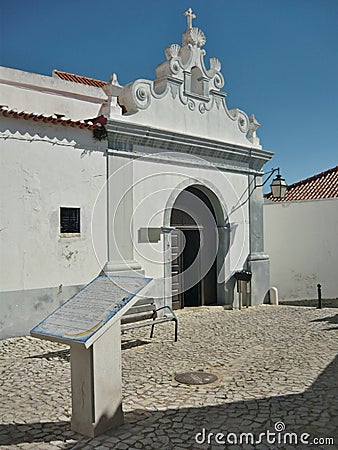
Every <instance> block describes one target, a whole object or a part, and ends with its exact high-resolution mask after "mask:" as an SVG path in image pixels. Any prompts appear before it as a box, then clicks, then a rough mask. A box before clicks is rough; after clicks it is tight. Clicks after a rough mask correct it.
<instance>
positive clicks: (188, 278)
mask: <svg viewBox="0 0 338 450" xmlns="http://www.w3.org/2000/svg"><path fill="white" fill-rule="evenodd" d="M222 225H224V217H223V214H222V208H221V206H220V203H219V200H218V198H217V197H216V196H215V194H214V193H212V192H211V191H210V190H209V189H208V188H206V187H205V186H199V185H193V186H189V187H187V188H186V189H184V190H183V191H182V192H181V193H180V194H179V195H178V197H177V198H176V200H175V202H174V205H173V207H172V210H171V217H170V226H171V227H173V228H174V230H173V231H172V232H171V251H172V258H171V260H172V262H171V277H172V306H173V308H174V309H179V308H183V307H189V306H202V305H212V304H216V303H217V298H218V293H217V267H218V265H219V263H220V261H219V259H220V258H221V255H220V252H219V249H220V246H219V227H220V226H222Z"/></svg>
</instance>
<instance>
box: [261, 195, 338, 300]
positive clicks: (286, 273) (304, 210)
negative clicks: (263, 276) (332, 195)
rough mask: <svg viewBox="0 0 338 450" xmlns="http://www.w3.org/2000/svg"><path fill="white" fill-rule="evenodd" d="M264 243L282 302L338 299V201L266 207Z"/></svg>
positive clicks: (289, 203)
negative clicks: (320, 290) (321, 298)
mask: <svg viewBox="0 0 338 450" xmlns="http://www.w3.org/2000/svg"><path fill="white" fill-rule="evenodd" d="M264 230H265V232H264V242H265V250H266V252H267V253H268V254H269V255H270V262H271V266H270V267H271V269H270V270H271V273H270V276H271V286H276V287H277V288H278V291H279V298H280V299H281V300H283V299H286V300H287V299H298V300H300V299H301V300H303V299H313V298H316V296H317V283H320V284H321V285H322V296H323V298H337V297H338V276H337V267H338V251H337V248H338V233H337V230H338V199H323V200H307V201H297V202H283V203H266V204H265V205H264Z"/></svg>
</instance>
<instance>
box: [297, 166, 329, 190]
mask: <svg viewBox="0 0 338 450" xmlns="http://www.w3.org/2000/svg"><path fill="white" fill-rule="evenodd" d="M337 171H338V166H335V167H331V169H327V170H324V171H323V172H320V173H317V174H315V175H312V176H311V177H308V178H304V179H303V180H299V181H296V182H295V183H292V184H290V185H289V186H288V190H289V189H291V188H293V187H297V186H301V185H302V184H306V183H310V182H312V181H314V180H317V179H319V178H322V177H325V176H326V175H329V174H330V173H333V172H337Z"/></svg>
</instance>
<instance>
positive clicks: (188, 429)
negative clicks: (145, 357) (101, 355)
mask: <svg viewBox="0 0 338 450" xmlns="http://www.w3.org/2000/svg"><path fill="white" fill-rule="evenodd" d="M337 373H338V358H337V357H336V358H335V359H334V360H333V361H332V362H331V364H329V365H328V366H327V367H326V369H325V370H324V371H323V372H322V373H321V374H320V375H319V376H318V378H317V379H316V381H315V382H314V383H313V384H312V385H311V387H310V388H308V389H307V390H306V391H304V392H303V393H296V394H290V395H281V396H276V397H269V398H262V399H253V400H249V401H239V402H232V403H224V404H222V405H218V406H201V407H200V408H195V407H194V408H180V409H168V410H165V411H156V410H151V411H148V410H141V409H139V410H134V411H132V412H128V413H126V415H125V419H126V423H125V424H124V425H123V426H121V427H120V428H118V429H116V430H111V431H109V432H108V433H106V434H105V435H104V436H101V437H100V442H101V444H102V445H105V446H108V448H115V445H117V443H119V442H124V443H125V444H126V445H127V447H128V448H133V447H134V445H133V444H134V443H135V442H141V443H142V444H143V448H147V449H168V450H170V449H176V448H181V447H184V448H191V449H207V448H211V445H212V446H213V447H212V448H215V447H216V448H229V447H230V448H253V447H252V446H248V447H246V446H245V445H244V444H241V445H239V443H238V444H237V445H239V446H236V445H235V442H234V441H233V445H235V447H231V446H230V443H226V444H224V443H223V444H217V443H216V442H215V440H214V439H215V437H214V436H215V435H216V434H217V433H223V434H224V435H225V436H227V434H228V433H235V434H236V435H237V436H238V437H239V435H240V433H252V434H253V436H254V437H255V439H258V436H259V434H260V433H264V432H266V431H267V430H269V431H270V432H271V433H272V432H276V430H275V424H276V423H277V422H282V423H283V424H284V426H285V432H288V433H297V436H298V439H300V436H301V434H302V433H309V434H310V437H309V438H308V441H309V444H306V445H302V444H300V443H299V442H298V445H296V444H295V442H293V443H292V444H291V445H286V444H284V443H283V441H282V442H281V444H278V443H277V442H276V443H274V444H273V445H271V443H270V444H268V445H265V447H264V446H262V447H256V448H281V449H287V448H291V449H292V448H295V449H298V450H300V449H309V448H320V449H326V448H327V449H331V450H332V449H334V448H338V434H337V426H338V405H337V398H338V397H337V392H338V377H337ZM154 409H155V408H154ZM283 424H282V425H279V426H280V427H282V428H283ZM203 430H205V436H206V439H207V437H208V434H209V433H214V434H213V436H211V437H210V444H208V443H207V441H205V442H204V443H202V440H203V433H204V431H203ZM155 433H156V434H155ZM197 433H201V434H199V435H198V437H199V440H200V443H197V442H196V441H195V436H196V434H197ZM281 436H282V438H281V439H283V432H281ZM315 437H316V438H326V437H328V438H334V441H335V445H325V444H324V443H322V444H321V445H317V446H312V445H311V442H312V440H313V439H314V438H315ZM232 439H233V440H234V439H235V438H234V436H233V437H232ZM66 440H71V441H70V442H68V443H65V444H64V446H63V447H62V448H67V449H70V448H74V449H80V448H92V447H91V446H90V441H91V439H89V438H85V437H83V436H79V435H74V433H73V432H72V431H71V430H70V423H69V422H43V423H29V424H9V425H0V445H12V444H20V443H37V444H38V443H54V441H64V442H65V441H66ZM105 441H106V442H105ZM263 442H264V440H263ZM114 443H115V444H114ZM265 444H266V442H265ZM55 445H57V444H55ZM127 447H123V448H127ZM121 448H122V447H121Z"/></svg>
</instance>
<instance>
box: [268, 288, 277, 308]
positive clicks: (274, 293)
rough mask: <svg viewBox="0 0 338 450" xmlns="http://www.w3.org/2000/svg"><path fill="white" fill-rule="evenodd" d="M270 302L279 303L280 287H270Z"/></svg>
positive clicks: (272, 303)
mask: <svg viewBox="0 0 338 450" xmlns="http://www.w3.org/2000/svg"><path fill="white" fill-rule="evenodd" d="M270 304H271V305H278V289H277V288H276V287H272V288H270Z"/></svg>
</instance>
